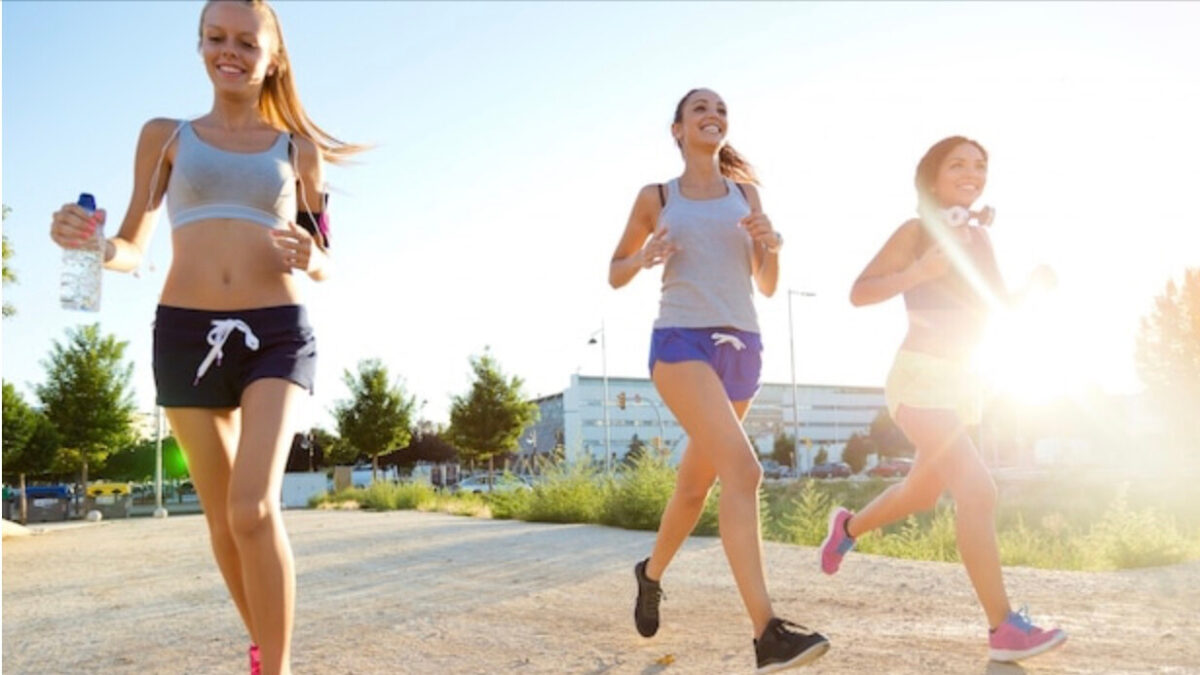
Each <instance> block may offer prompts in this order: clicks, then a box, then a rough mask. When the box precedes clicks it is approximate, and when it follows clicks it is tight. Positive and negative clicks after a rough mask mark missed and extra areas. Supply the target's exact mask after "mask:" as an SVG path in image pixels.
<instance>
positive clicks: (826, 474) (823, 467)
mask: <svg viewBox="0 0 1200 675" xmlns="http://www.w3.org/2000/svg"><path fill="white" fill-rule="evenodd" d="M850 474H851V471H850V465H849V464H846V463H845V462H827V463H825V464H818V465H816V466H814V467H813V468H812V471H809V472H808V475H809V476H810V477H812V478H849V477H850Z"/></svg>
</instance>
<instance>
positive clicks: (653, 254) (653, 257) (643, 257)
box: [638, 227, 679, 269]
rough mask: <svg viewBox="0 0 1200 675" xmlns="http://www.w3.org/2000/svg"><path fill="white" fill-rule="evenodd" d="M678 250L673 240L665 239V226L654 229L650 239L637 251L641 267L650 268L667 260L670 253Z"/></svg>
mask: <svg viewBox="0 0 1200 675" xmlns="http://www.w3.org/2000/svg"><path fill="white" fill-rule="evenodd" d="M677 251H679V247H678V246H676V245H675V244H674V242H672V241H670V240H669V239H667V228H665V227H663V228H659V229H658V230H657V231H655V233H654V236H652V237H650V241H648V242H646V245H645V246H644V247H642V250H641V251H640V252H639V253H638V255H639V256H640V263H641V267H642V268H643V269H650V268H651V267H654V266H655V265H658V264H660V263H665V262H667V258H670V257H671V255H672V254H674V253H676V252H677Z"/></svg>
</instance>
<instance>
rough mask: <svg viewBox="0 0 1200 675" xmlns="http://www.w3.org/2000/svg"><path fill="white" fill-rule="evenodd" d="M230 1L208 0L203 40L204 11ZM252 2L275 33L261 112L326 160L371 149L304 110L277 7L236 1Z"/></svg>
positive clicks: (258, 0)
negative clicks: (337, 133) (336, 132)
mask: <svg viewBox="0 0 1200 675" xmlns="http://www.w3.org/2000/svg"><path fill="white" fill-rule="evenodd" d="M223 1H230V0H208V2H206V3H204V9H203V10H202V11H201V12H200V39H201V41H203V40H204V14H205V12H207V11H208V8H209V7H211V6H212V4H213V3H215V2H223ZM234 1H237V2H241V3H242V4H245V5H248V6H249V7H250V8H251V9H253V10H254V11H256V12H261V13H262V14H263V15H264V16H266V17H267V18H268V19H269V20H270V24H271V27H272V28H274V34H275V53H274V54H273V55H272V56H274V58H275V70H274V72H268V74H267V76H266V79H265V80H264V81H263V88H262V95H261V96H260V97H259V99H258V111H259V113H260V114H261V115H262V116H263V118H264V119H265V120H266V121H267V123H268V124H270V125H272V126H274V127H277V128H279V129H284V130H286V131H288V132H290V133H292V134H295V135H298V136H303V137H304V138H307V139H308V140H310V141H312V142H313V143H314V144H316V146H317V148H318V149H319V150H320V151H321V157H322V158H323V159H325V161H328V162H332V163H334V164H340V163H343V162H345V161H347V160H348V159H349V158H350V156H351V155H354V154H357V153H360V152H362V151H364V150H367V149H369V146H366V145H359V144H356V143H347V142H346V141H343V140H340V139H338V138H337V137H335V136H333V135H332V134H330V133H329V132H327V131H325V130H324V129H322V128H321V127H319V126H317V124H316V122H313V121H312V119H311V118H310V117H309V116H308V113H306V112H304V106H303V105H301V104H300V95H299V94H297V93H296V80H295V79H294V78H293V77H292V62H291V59H289V58H288V52H287V46H286V45H284V43H283V29H282V28H281V27H280V25H279V17H278V16H277V15H276V14H275V10H274V8H272V7H271V5H270V4H268V3H267V2H266V0H234Z"/></svg>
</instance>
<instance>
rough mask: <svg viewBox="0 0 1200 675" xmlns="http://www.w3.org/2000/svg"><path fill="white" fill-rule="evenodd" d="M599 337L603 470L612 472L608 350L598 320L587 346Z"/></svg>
mask: <svg viewBox="0 0 1200 675" xmlns="http://www.w3.org/2000/svg"><path fill="white" fill-rule="evenodd" d="M597 335H599V336H600V374H601V377H602V378H603V380H604V401H603V403H604V469H605V471H608V472H610V473H611V472H612V438H611V436H610V433H609V428H608V349H607V347H606V346H605V343H604V319H600V330H598V331H596V332H595V333H592V337H590V338H589V339H588V344H589V345H594V344H596V336H597Z"/></svg>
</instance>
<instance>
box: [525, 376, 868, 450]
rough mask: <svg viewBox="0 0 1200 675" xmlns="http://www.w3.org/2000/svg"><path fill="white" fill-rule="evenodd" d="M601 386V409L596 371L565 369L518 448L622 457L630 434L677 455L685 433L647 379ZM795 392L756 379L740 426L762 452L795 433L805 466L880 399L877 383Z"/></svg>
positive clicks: (840, 444) (861, 423) (805, 387)
mask: <svg viewBox="0 0 1200 675" xmlns="http://www.w3.org/2000/svg"><path fill="white" fill-rule="evenodd" d="M607 386H608V396H607V402H608V405H607V411H606V410H605V408H606V406H605V400H606V398H605V395H604V388H605V381H604V378H602V377H596V376H589V375H572V376H571V384H570V386H569V387H567V388H566V389H564V390H563V391H562V392H561V393H558V394H552V395H549V396H544V397H542V398H539V399H536V400H535V401H534V402H535V403H537V405H538V408H539V409H540V410H541V417H540V419H539V420H538V422H537V423H536V424H535V425H533V426H530V427H529V428H527V429H525V430H524V431H523V432H522V434H521V439H520V446H521V449H520V454H521V455H522V456H526V457H528V456H530V455H533V454H534V453H536V454H538V455H550V454H552V453H554V452H555V449H556V448H557V447H561V448H562V450H561V452H562V454H563V455H564V456H565V458H566V459H567V460H568V461H578V460H580V459H583V458H584V457H590V458H591V459H592V460H593V461H596V462H599V463H602V464H603V463H604V462H605V456H606V454H607V455H608V456H609V457H611V459H612V460H613V461H617V460H620V459H621V458H622V457H624V456H625V454H626V453H628V452H629V450H630V448H631V447H632V446H633V445H634V443H635V439H636V441H640V442H642V443H645V444H646V446H647V447H651V448H653V447H661V448H662V449H663V450H664V451H666V452H668V453H669V454H670V457H671V461H672V462H676V463H677V462H678V461H679V459H680V456H681V453H682V452H683V448H684V446H685V445H686V439H687V434H686V433H685V432H684V430H683V428H682V427H680V425H679V423H678V422H676V421H675V418H674V416H672V415H671V411H670V410H669V409H668V408H667V406H666V404H664V403H663V402H662V399H661V398H660V397H659V395H658V392H657V391H656V390H655V388H654V383H653V382H651V381H650V380H649V379H646V378H631V377H610V378H608V381H607ZM795 393H796V396H795V399H794V402H793V395H792V386H791V385H790V384H776V383H766V384H763V386H762V389H761V390H760V391H759V394H758V396H756V397H755V399H754V404H753V405H752V406H751V407H750V410H749V412H748V413H747V414H746V420H745V423H744V425H743V426H744V427H745V429H746V434H747V435H748V436H749V437H750V439H751V441H752V442H753V443H754V444H755V446H756V447H757V448H758V450H759V453H760V454H763V455H766V454H770V453H771V451H772V449H773V448H774V444H775V437H776V436H777V435H778V434H780V433H785V434H788V435H793V434H795V435H797V436H798V437H799V438H800V439H801V444H802V447H801V452H800V453H799V458H798V463H799V465H800V468H802V469H808V468H811V466H812V459H813V457H814V456H815V454H816V452H817V451H818V450H819V449H820V448H824V449H825V450H826V451H827V453H828V455H829V459H830V461H835V460H837V459H839V458H840V457H841V454H842V449H843V448H844V447H845V443H846V441H847V440H848V439H849V438H850V436H851V435H852V434H854V433H863V434H865V433H866V432H867V431H868V430H869V429H870V426H871V422H872V421H873V420H874V419H875V416H876V415H877V414H878V413H879V411H880V410H883V409H884V407H885V404H884V399H883V388H882V387H849V386H839V385H814V384H797V386H796V390H795ZM606 413H607V417H608V423H607V425H606V424H605V415H606ZM606 429H607V432H608V433H607V437H606V434H605V430H606ZM806 441H807V442H806ZM606 448H607V452H606Z"/></svg>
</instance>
